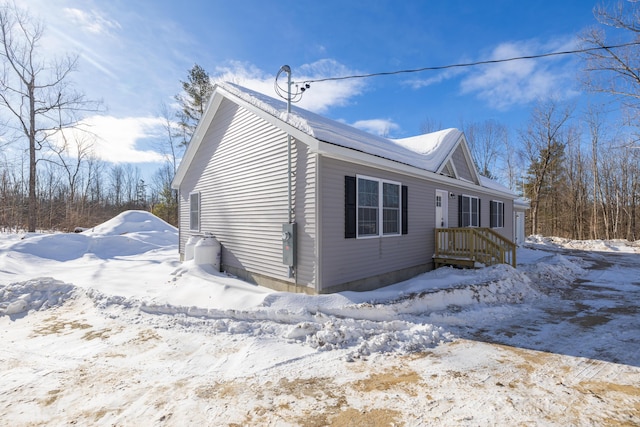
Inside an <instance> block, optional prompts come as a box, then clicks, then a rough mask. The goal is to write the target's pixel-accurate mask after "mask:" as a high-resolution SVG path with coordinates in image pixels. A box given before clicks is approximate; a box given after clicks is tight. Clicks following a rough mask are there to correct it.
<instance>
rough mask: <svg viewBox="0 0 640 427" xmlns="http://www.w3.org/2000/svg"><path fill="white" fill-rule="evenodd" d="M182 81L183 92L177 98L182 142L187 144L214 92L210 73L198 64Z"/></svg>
mask: <svg viewBox="0 0 640 427" xmlns="http://www.w3.org/2000/svg"><path fill="white" fill-rule="evenodd" d="M180 83H182V90H183V92H182V93H180V94H178V95H176V97H175V98H176V101H178V103H179V104H180V107H181V110H180V112H179V113H178V119H179V124H180V128H181V129H182V144H184V145H187V144H188V143H189V140H190V139H191V137H192V136H193V133H194V132H195V129H196V126H197V125H198V122H199V121H200V119H201V118H202V116H203V114H204V109H205V108H206V106H207V102H209V98H210V97H211V93H212V92H213V84H212V83H211V79H210V77H209V74H208V73H207V72H206V71H205V70H204V68H202V67H201V66H199V65H198V64H195V65H194V66H193V68H191V70H189V74H188V75H187V81H182V80H181V81H180Z"/></svg>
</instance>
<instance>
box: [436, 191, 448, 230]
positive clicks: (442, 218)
mask: <svg viewBox="0 0 640 427" xmlns="http://www.w3.org/2000/svg"><path fill="white" fill-rule="evenodd" d="M447 202H448V198H447V192H446V191H444V190H436V228H447V227H449V218H448V217H449V210H448V207H447Z"/></svg>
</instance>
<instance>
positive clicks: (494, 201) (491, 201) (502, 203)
mask: <svg viewBox="0 0 640 427" xmlns="http://www.w3.org/2000/svg"><path fill="white" fill-rule="evenodd" d="M492 203H500V204H501V205H502V211H501V212H500V217H501V218H502V225H500V226H495V227H492V226H491V220H492V219H493V218H491V204H492ZM504 207H505V203H504V201H503V200H489V228H494V229H495V228H504V211H505V209H504Z"/></svg>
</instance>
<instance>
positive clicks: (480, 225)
mask: <svg viewBox="0 0 640 427" xmlns="http://www.w3.org/2000/svg"><path fill="white" fill-rule="evenodd" d="M481 201H482V200H480V199H478V227H482V217H481V216H480V212H482V209H481V207H480V202H481Z"/></svg>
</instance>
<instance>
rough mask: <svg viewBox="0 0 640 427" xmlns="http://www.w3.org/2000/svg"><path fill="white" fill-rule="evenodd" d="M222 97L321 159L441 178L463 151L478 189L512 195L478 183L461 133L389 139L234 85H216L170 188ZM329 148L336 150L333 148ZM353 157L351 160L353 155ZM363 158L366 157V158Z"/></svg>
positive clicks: (449, 131)
mask: <svg viewBox="0 0 640 427" xmlns="http://www.w3.org/2000/svg"><path fill="white" fill-rule="evenodd" d="M222 98H226V99H229V100H231V101H233V102H235V103H237V104H239V105H241V106H243V107H245V108H248V109H249V110H251V111H252V112H254V113H256V114H257V115H259V116H261V117H262V118H263V119H265V120H267V121H268V122H271V123H272V124H273V125H275V126H277V127H279V128H281V129H282V130H284V131H285V132H288V133H290V134H291V135H292V136H294V137H295V138H297V139H298V140H300V141H302V142H304V143H306V144H308V145H309V146H310V147H311V149H312V150H314V151H316V152H319V153H323V154H327V153H332V154H333V155H336V156H338V155H340V154H342V155H344V154H345V153H346V152H345V151H344V150H342V149H347V150H349V151H351V152H354V151H355V152H357V153H362V154H363V155H364V156H375V157H376V158H378V159H379V161H382V160H380V159H384V160H385V161H391V162H394V163H400V164H403V165H407V166H410V167H412V168H417V169H419V170H422V171H425V172H428V173H432V174H436V175H437V176H440V173H442V172H443V170H444V169H445V168H446V167H447V165H452V163H451V162H450V160H451V156H452V155H453V153H454V152H455V150H456V149H457V148H458V147H459V146H461V147H462V148H463V152H464V153H465V158H466V161H467V165H468V166H469V170H470V171H471V174H472V177H473V178H474V181H475V184H477V185H481V186H483V187H485V188H488V189H490V190H494V191H497V192H500V193H507V194H508V195H509V196H512V195H513V193H512V192H511V191H510V190H508V189H506V187H502V186H500V187H501V188H500V189H499V187H496V186H493V185H489V186H488V185H486V184H485V182H486V179H483V180H481V179H480V176H479V175H478V173H477V171H476V168H475V166H474V165H473V161H472V160H471V154H470V152H469V148H468V146H467V144H466V141H465V139H464V134H463V133H462V132H461V131H459V130H458V129H445V130H441V131H438V132H433V133H428V134H424V135H418V136H414V137H410V138H403V139H388V138H384V137H381V136H377V135H373V134H370V133H367V132H365V131H362V130H360V129H357V128H354V127H353V126H349V125H347V124H345V123H341V122H338V121H335V120H331V119H329V118H326V117H323V116H321V115H319V114H316V113H313V112H311V111H308V110H305V109H302V108H299V107H296V106H292V108H291V113H290V114H289V113H287V104H286V103H285V102H284V101H281V100H279V99H275V98H272V97H270V96H267V95H264V94H262V93H259V92H255V91H253V90H250V89H247V88H244V87H242V86H239V85H235V84H232V83H225V84H216V85H215V87H214V91H213V94H212V96H211V99H210V100H209V104H208V105H207V108H206V110H205V114H204V115H203V117H202V119H201V120H200V122H199V123H198V126H197V127H196V131H195V132H194V135H193V137H192V139H191V142H190V143H189V146H188V147H187V151H186V152H185V156H184V158H183V159H182V161H181V163H180V165H179V167H178V171H177V172H176V176H175V178H174V182H173V184H172V185H173V187H174V188H177V187H178V186H179V185H180V182H181V181H182V179H183V178H184V175H185V174H186V171H187V169H188V165H189V164H190V163H191V160H193V157H194V156H195V153H196V151H197V149H198V147H199V145H200V143H201V142H202V139H203V137H204V134H205V133H206V130H207V128H208V127H209V125H210V123H211V121H212V120H213V117H214V115H215V111H216V110H217V108H218V107H219V106H220V102H221V101H222ZM323 143H324V144H323ZM327 144H328V145H327ZM331 146H333V147H334V148H333V149H332V148H331ZM350 157H351V158H353V157H354V156H353V154H351V156H350ZM356 157H358V156H356ZM359 158H362V156H360V157H359ZM374 163H375V160H374ZM385 163H386V162H385ZM443 178H444V177H443ZM483 178H484V177H483ZM452 183H454V182H452ZM498 186H499V184H498ZM504 190H506V191H504Z"/></svg>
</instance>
